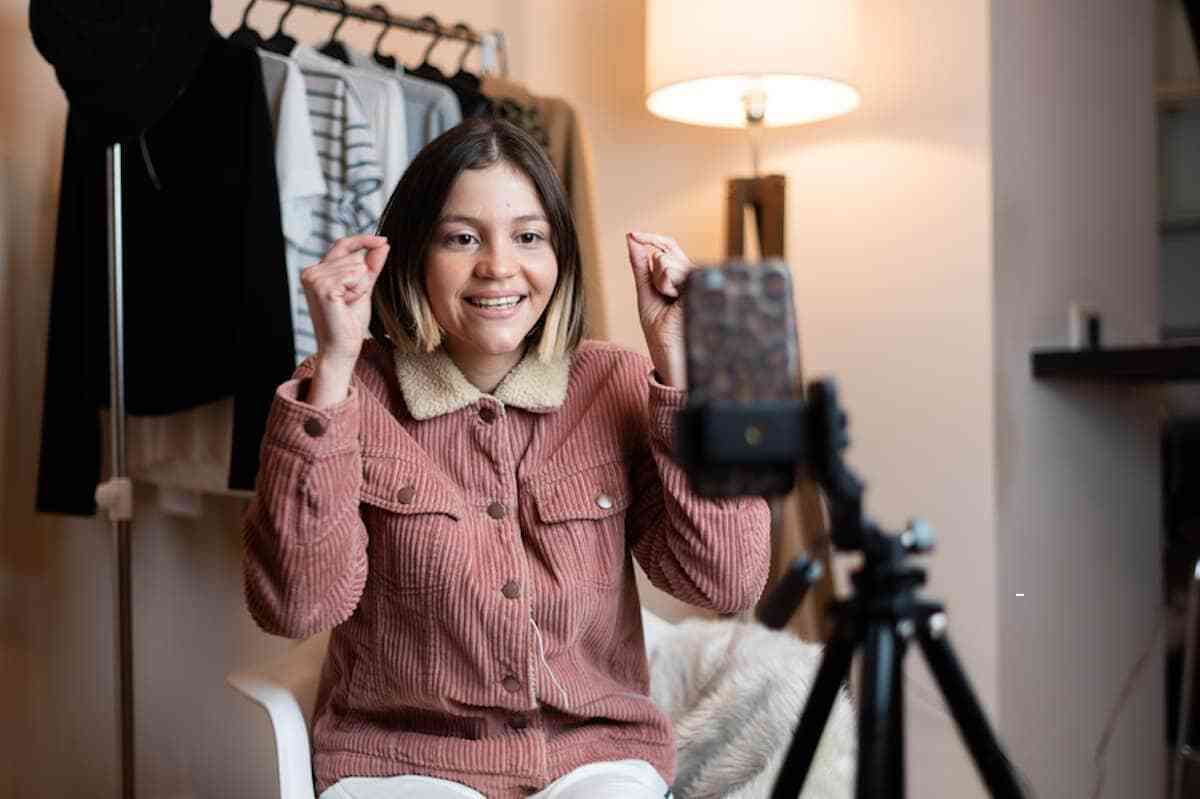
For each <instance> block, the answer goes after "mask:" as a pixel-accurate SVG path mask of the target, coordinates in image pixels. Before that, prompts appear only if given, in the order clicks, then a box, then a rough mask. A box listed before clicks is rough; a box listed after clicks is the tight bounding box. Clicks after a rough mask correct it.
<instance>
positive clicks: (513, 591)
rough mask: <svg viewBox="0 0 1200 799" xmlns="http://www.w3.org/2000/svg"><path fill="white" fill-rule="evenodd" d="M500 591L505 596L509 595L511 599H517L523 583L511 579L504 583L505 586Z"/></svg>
mask: <svg viewBox="0 0 1200 799" xmlns="http://www.w3.org/2000/svg"><path fill="white" fill-rule="evenodd" d="M500 593H502V594H504V596H506V597H508V598H509V599H516V598H517V597H519V596H520V595H521V584H520V583H518V582H517V581H516V580H509V581H508V582H507V583H505V584H504V587H503V588H501V589H500Z"/></svg>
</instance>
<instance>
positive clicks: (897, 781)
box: [888, 628, 908, 796]
mask: <svg viewBox="0 0 1200 799" xmlns="http://www.w3.org/2000/svg"><path fill="white" fill-rule="evenodd" d="M893 629H895V628H893ZM895 642H896V657H895V659H894V660H893V661H892V713H891V716H890V717H889V719H890V722H891V723H890V725H889V729H888V737H889V738H890V739H891V748H892V772H891V773H892V785H895V786H897V787H898V788H899V791H898V793H897V796H903V795H904V790H905V783H904V758H905V754H904V654H905V652H907V651H908V642H907V640H906V638H905V637H904V636H902V635H898V636H896V639H895Z"/></svg>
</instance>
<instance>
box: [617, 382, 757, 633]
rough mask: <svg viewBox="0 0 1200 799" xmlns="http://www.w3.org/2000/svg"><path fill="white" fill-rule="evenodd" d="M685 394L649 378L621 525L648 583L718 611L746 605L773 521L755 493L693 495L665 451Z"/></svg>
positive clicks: (668, 450)
mask: <svg viewBox="0 0 1200 799" xmlns="http://www.w3.org/2000/svg"><path fill="white" fill-rule="evenodd" d="M686 398H687V393H686V392H685V391H683V390H681V389H675V388H669V387H667V386H664V385H662V384H661V383H659V382H658V381H657V380H656V379H655V378H654V377H653V376H651V378H650V380H649V397H648V400H647V404H646V412H645V413H643V416H644V418H645V424H646V426H647V429H646V431H645V434H644V435H643V436H640V438H641V439H642V440H643V441H644V442H645V449H644V450H642V451H641V452H640V453H639V454H638V456H637V457H636V458H635V461H634V465H633V469H632V473H631V479H632V481H633V493H634V500H633V503H632V504H631V506H630V508H629V510H628V516H627V517H626V528H627V530H628V531H629V540H630V542H631V545H632V548H633V554H634V557H636V558H637V560H638V563H640V564H641V566H642V568H643V569H644V570H645V572H646V576H648V577H649V578H650V582H651V583H653V584H654V585H655V586H656V587H658V588H661V589H662V590H664V591H666V592H667V593H669V594H671V595H672V596H674V597H676V598H677V599H680V600H682V601H684V602H687V603H689V604H692V605H697V606H699V607H703V608H708V609H711V610H715V611H717V612H718V613H725V614H732V613H740V612H742V611H744V610H748V609H750V608H752V607H753V606H754V605H755V603H756V602H758V599H759V597H760V596H761V595H762V592H763V589H764V588H765V587H766V583H767V577H768V574H769V571H770V567H771V519H770V511H769V509H768V507H767V503H766V501H765V500H764V499H762V498H760V497H735V498H729V499H706V498H704V497H700V496H697V495H696V494H694V493H692V491H691V489H690V488H689V487H688V483H687V475H686V474H685V473H684V471H683V469H682V468H681V467H680V466H679V465H678V464H676V463H675V462H674V461H673V459H672V455H671V451H672V448H673V438H674V429H675V414H676V413H677V412H678V411H680V410H682V409H683V406H684V404H685V402H686Z"/></svg>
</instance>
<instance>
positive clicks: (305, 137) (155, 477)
mask: <svg viewBox="0 0 1200 799" xmlns="http://www.w3.org/2000/svg"><path fill="white" fill-rule="evenodd" d="M230 41H234V40H233V39H232V37H231V38H230ZM243 46H244V45H243ZM258 55H259V58H260V59H261V63H262V75H263V88H264V90H265V93H266V99H267V110H268V113H269V114H270V118H271V130H272V139H273V141H274V146H275V174H276V176H277V177H278V182H279V204H280V209H281V211H282V217H283V230H284V236H285V237H286V238H292V239H295V240H303V238H304V236H305V235H307V231H308V227H309V222H308V215H309V211H308V208H307V206H306V203H307V202H311V201H312V200H313V199H314V198H319V197H320V196H321V195H322V194H324V193H325V176H324V174H323V173H322V171H321V161H320V159H319V158H318V157H317V148H316V143H315V141H314V139H313V134H312V127H311V126H310V125H309V117H308V98H307V95H306V91H305V89H306V86H305V81H304V74H303V73H302V72H301V70H300V66H299V65H298V64H296V62H295V61H292V60H291V59H290V58H285V57H284V56H280V55H276V54H275V53H272V52H271V51H269V50H259V51H258ZM101 430H104V431H107V430H108V427H107V425H105V424H103V423H102V424H101ZM126 433H127V435H126V439H127V442H128V444H127V454H126V463H127V466H128V471H129V474H130V475H131V476H133V478H134V479H136V480H140V481H143V482H147V483H151V484H153V485H155V486H156V487H157V488H158V498H159V501H160V505H161V506H162V508H163V510H165V511H167V512H168V513H172V514H174V515H190V516H198V515H200V514H201V513H202V509H203V500H202V498H201V495H204V494H223V495H233V496H242V497H249V496H251V495H252V493H253V492H252V491H251V490H249V489H244V490H238V489H232V488H230V487H229V486H228V475H229V466H230V457H229V456H230V449H231V446H232V440H233V401H232V400H231V399H220V400H217V401H216V402H212V403H206V404H204V405H200V406H198V407H195V408H189V409H187V410H184V411H180V412H178V413H173V414H168V415H165V416H130V417H129V418H128V419H127V420H126ZM102 451H104V452H107V451H108V446H107V444H106V445H105V446H104V447H103V448H102Z"/></svg>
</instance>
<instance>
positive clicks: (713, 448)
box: [682, 381, 1025, 799]
mask: <svg viewBox="0 0 1200 799" xmlns="http://www.w3.org/2000/svg"><path fill="white" fill-rule="evenodd" d="M682 427H683V429H684V430H685V431H686V432H685V436H686V438H688V439H690V441H691V443H688V444H687V446H686V452H687V454H688V457H689V458H690V460H691V462H692V463H693V464H705V465H707V466H708V467H710V468H711V467H712V466H718V467H720V466H728V465H731V464H737V465H740V466H746V465H751V464H755V465H761V466H764V467H766V466H773V467H774V468H777V467H778V465H779V464H781V463H791V464H798V465H799V466H800V467H802V469H803V470H805V471H807V473H808V476H809V477H811V478H812V479H814V480H815V481H816V482H817V483H818V484H819V485H820V486H821V487H822V489H824V491H825V494H826V497H827V499H828V501H829V509H830V518H831V532H832V536H831V537H832V540H833V544H834V546H835V547H836V548H838V549H840V550H843V551H860V552H861V553H862V555H863V565H862V567H861V568H860V569H859V570H858V571H856V572H855V573H854V574H853V576H852V581H853V586H854V592H853V594H852V595H851V597H850V598H849V599H846V600H843V601H839V602H836V603H835V604H834V606H833V608H832V610H831V613H832V615H833V618H834V630H833V635H832V637H831V638H830V641H829V644H828V645H827V647H826V649H825V653H824V655H823V656H822V659H821V665H820V667H819V669H818V671H817V678H816V682H815V683H814V684H813V688H812V692H811V693H810V694H809V697H808V700H807V702H806V703H805V706H804V710H803V711H802V712H801V715H800V723H799V725H798V726H797V728H796V732H795V735H794V737H793V739H792V744H791V747H790V748H789V750H788V753H787V758H786V759H785V760H784V763H783V767H782V768H781V770H780V774H779V778H778V780H777V781H776V783H775V790H774V792H773V794H772V797H773V799H795V797H797V796H799V794H800V790H801V789H802V788H803V787H804V780H805V778H806V777H807V776H808V771H809V768H810V767H811V765H812V761H813V756H814V755H815V753H816V749H817V744H818V743H819V742H820V740H821V734H822V733H823V732H824V729H825V725H826V723H827V721H828V719H829V714H830V711H831V710H832V708H833V703H834V700H835V699H836V698H837V693H838V691H839V690H840V688H841V686H842V684H843V683H845V682H846V679H847V677H848V676H849V673H850V665H851V661H852V659H853V656H854V652H855V650H856V649H857V648H859V647H862V650H863V651H862V667H861V669H862V670H861V676H862V696H861V697H859V707H858V776H857V786H856V793H855V796H856V798H857V799H890V798H894V799H903V797H904V682H903V662H904V655H905V653H906V650H907V648H908V645H909V643H910V642H911V641H912V640H913V639H915V640H916V641H917V644H918V645H919V646H920V648H921V651H922V652H923V654H924V655H925V659H926V661H927V662H928V664H929V667H930V670H931V671H932V672H933V675H934V677H935V678H936V680H937V684H938V687H939V689H940V690H941V692H942V694H943V696H944V697H945V699H946V703H947V705H948V706H949V708H950V712H951V715H952V716H953V718H954V721H955V723H956V724H957V725H958V729H959V732H960V733H961V734H962V737H963V739H964V740H965V742H966V745H967V749H968V751H969V752H970V754H971V758H972V759H973V760H974V763H975V767H976V768H977V769H978V771H979V773H980V775H981V776H982V778H983V781H984V784H985V785H986V786H987V787H988V790H989V791H990V792H991V794H992V796H995V797H1004V798H1005V799H1008V798H1009V797H1015V798H1016V799H1024V796H1025V794H1024V792H1023V791H1022V790H1021V788H1020V786H1019V785H1018V783H1017V779H1016V775H1015V773H1014V772H1013V768H1012V764H1011V763H1010V762H1009V760H1008V758H1007V757H1006V756H1005V754H1004V752H1003V751H1002V749H1001V747H1000V744H999V742H998V741H997V740H996V737H995V735H994V733H993V732H992V729H991V726H990V725H989V724H988V721H987V717H986V716H984V713H983V709H982V708H981V707H980V706H979V702H978V700H977V699H976V698H975V695H974V693H973V692H972V690H971V686H970V683H969V682H968V680H967V676H966V673H965V672H964V671H963V669H962V666H961V665H960V664H959V661H958V658H957V656H956V655H955V654H954V650H953V649H952V648H951V646H950V642H949V640H947V635H946V627H947V621H946V614H945V611H944V609H943V607H942V606H941V605H940V604H938V603H937V602H933V601H930V600H927V599H923V598H921V597H918V596H917V594H916V592H917V590H918V589H919V588H920V587H921V586H923V585H924V584H925V571H924V570H923V569H920V568H917V567H915V566H912V565H910V564H909V563H908V562H907V561H908V557H909V555H911V554H915V553H922V552H928V551H929V550H930V549H932V547H933V535H932V533H931V531H930V530H929V527H928V526H927V525H925V524H923V523H919V522H917V523H913V524H910V525H909V527H908V528H907V529H905V530H904V531H903V532H901V533H899V534H887V533H884V532H883V531H881V530H879V529H878V528H877V527H876V526H875V525H874V524H872V523H871V522H869V521H867V520H866V519H865V518H864V516H863V513H862V494H863V485H862V483H861V482H860V481H859V480H858V479H857V478H856V477H855V476H854V475H853V474H852V473H851V471H850V470H849V469H848V468H847V467H846V465H845V463H844V462H843V460H842V457H841V453H842V451H843V450H844V449H845V448H846V447H847V446H848V444H849V439H848V437H847V435H846V416H845V414H844V413H843V412H842V411H841V409H840V408H839V407H838V404H837V397H836V393H835V391H834V388H833V386H832V384H830V383H828V382H823V381H818V382H815V383H813V384H812V385H811V386H810V388H809V392H808V400H807V402H806V403H801V402H796V401H784V402H771V403H750V404H736V403H726V402H713V403H708V404H706V405H703V406H698V407H696V408H692V409H689V410H687V411H685V412H684V416H683V424H682ZM751 430H755V431H757V432H756V434H755V435H751V434H750V433H751ZM762 431H766V434H765V435H763V434H761V433H762ZM819 576H820V564H819V563H817V562H814V561H810V560H807V559H805V558H799V559H797V560H796V561H794V562H793V563H792V564H791V566H790V567H789V570H788V572H787V573H786V574H785V575H784V578H783V579H782V580H781V581H780V583H779V585H778V586H777V587H776V588H775V589H774V590H773V591H772V592H771V594H770V596H769V597H768V598H767V601H766V602H765V603H764V604H763V606H762V609H761V611H760V613H759V620H760V621H762V622H763V623H764V624H766V625H767V626H768V627H771V628H773V629H779V628H781V627H783V626H784V624H786V623H787V620H788V619H789V618H790V617H791V615H792V613H793V612H794V611H795V609H796V608H797V607H798V606H799V604H800V602H801V601H803V599H804V594H805V593H806V592H807V590H808V588H809V587H810V586H811V585H812V584H813V582H814V581H815V580H816V579H817V578H818V577H819Z"/></svg>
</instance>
